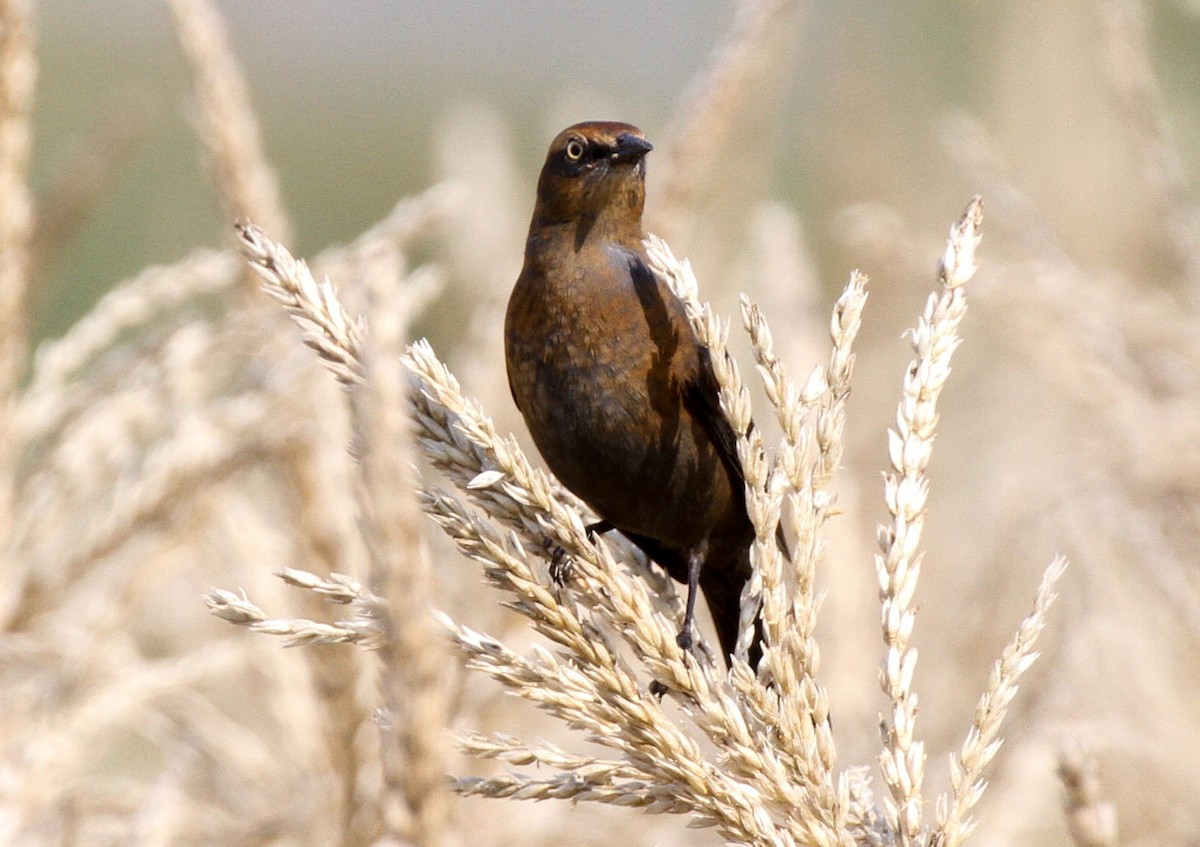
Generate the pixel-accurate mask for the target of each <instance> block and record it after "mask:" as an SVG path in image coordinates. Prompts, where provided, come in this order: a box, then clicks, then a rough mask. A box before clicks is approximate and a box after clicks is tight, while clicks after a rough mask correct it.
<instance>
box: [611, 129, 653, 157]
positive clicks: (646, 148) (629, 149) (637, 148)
mask: <svg viewBox="0 0 1200 847" xmlns="http://www.w3.org/2000/svg"><path fill="white" fill-rule="evenodd" d="M653 149H654V145H653V144H651V143H650V142H649V141H647V140H646V139H644V138H642V137H641V136H638V135H634V134H633V133H630V132H623V133H621V134H620V135H618V136H617V143H616V145H615V146H614V147H613V148H612V153H611V157H612V158H613V159H615V160H616V161H618V162H636V161H637V160H638V159H640V158H642V157H643V156H645V155H646V154H647V153H649V152H650V151H651V150H653Z"/></svg>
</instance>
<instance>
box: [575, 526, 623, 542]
mask: <svg viewBox="0 0 1200 847" xmlns="http://www.w3.org/2000/svg"><path fill="white" fill-rule="evenodd" d="M614 529H616V527H615V526H613V525H612V524H611V523H610V522H608V521H596V522H595V523H590V524H588V525H587V526H585V527H584V528H583V530H584V532H586V533H587V537H588V540H589V541H595V540H596V536H597V535H603V534H604V533H606V532H612V531H613V530H614Z"/></svg>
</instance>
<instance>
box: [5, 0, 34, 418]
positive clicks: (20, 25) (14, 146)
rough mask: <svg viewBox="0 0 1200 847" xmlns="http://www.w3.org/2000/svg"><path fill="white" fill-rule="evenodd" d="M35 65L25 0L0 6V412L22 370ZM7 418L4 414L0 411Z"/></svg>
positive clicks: (30, 221)
mask: <svg viewBox="0 0 1200 847" xmlns="http://www.w3.org/2000/svg"><path fill="white" fill-rule="evenodd" d="M36 76H37V64H36V62H35V60H34V55H33V22H32V12H31V6H30V3H28V2H27V0H4V2H2V3H0V408H2V409H7V407H8V405H9V403H10V401H11V398H12V395H13V392H14V391H15V390H16V387H17V383H18V382H19V381H20V378H21V374H22V371H23V369H24V367H25V357H26V355H27V348H28V344H29V339H28V338H27V337H26V314H25V311H26V309H25V306H26V298H27V296H28V286H29V251H30V238H31V237H32V231H33V200H32V198H31V197H30V193H29V186H28V179H29V154H30V146H31V141H32V129H31V126H30V113H31V111H32V108H33V86H34V80H35V78H36ZM0 413H2V414H4V416H5V417H7V412H6V411H5V412H0Z"/></svg>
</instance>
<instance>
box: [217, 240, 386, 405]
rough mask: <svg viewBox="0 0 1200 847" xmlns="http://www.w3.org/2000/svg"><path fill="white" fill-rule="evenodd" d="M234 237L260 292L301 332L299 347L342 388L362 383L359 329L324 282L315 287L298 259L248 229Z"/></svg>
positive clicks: (308, 272)
mask: <svg viewBox="0 0 1200 847" xmlns="http://www.w3.org/2000/svg"><path fill="white" fill-rule="evenodd" d="M237 231H238V235H239V236H240V237H241V241H242V245H241V246H242V254H243V255H244V256H245V257H246V260H247V261H248V262H249V263H250V267H251V268H253V269H254V271H255V272H256V273H257V274H258V275H259V276H260V277H262V280H263V290H264V291H265V292H266V293H267V294H269V295H270V296H271V297H273V298H275V299H276V300H277V301H279V302H280V303H282V304H283V306H284V308H285V309H286V310H287V313H288V314H289V315H291V316H292V318H293V320H295V321H296V324H297V325H298V326H299V327H300V329H301V331H302V332H303V337H304V343H305V344H307V345H308V346H309V347H311V348H312V349H314V350H316V351H317V355H318V356H320V358H321V362H322V363H323V364H324V365H325V367H327V368H328V369H329V370H330V372H332V373H333V375H334V377H335V378H336V379H337V381H338V382H339V383H340V384H341V385H342V387H343V388H350V387H352V386H354V385H357V384H358V383H360V382H362V380H363V364H362V361H361V351H360V349H359V348H360V345H361V336H362V334H363V329H364V328H363V325H362V322H361V320H358V319H352V318H350V317H349V315H347V314H346V312H345V311H344V309H343V308H342V304H341V302H340V301H339V300H338V298H337V291H336V289H335V288H334V287H333V283H331V282H330V281H329V278H328V277H325V278H324V279H322V280H321V282H319V283H318V282H317V281H316V280H315V279H314V278H313V275H312V272H311V271H310V270H309V269H308V264H307V263H306V262H305V261H304V260H303V259H301V260H297V259H295V258H293V257H292V254H291V253H289V252H288V250H287V248H286V247H283V246H282V245H280V244H279V243H278V242H276V241H273V240H272V239H271V238H269V237H268V236H267V235H266V233H264V232H263V231H262V230H261V229H259V228H258V227H257V226H255V225H254V224H252V223H239V224H238V225H237Z"/></svg>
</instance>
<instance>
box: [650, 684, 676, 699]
mask: <svg viewBox="0 0 1200 847" xmlns="http://www.w3.org/2000/svg"><path fill="white" fill-rule="evenodd" d="M670 690H671V689H670V688H668V687H667V685H666V683H664V682H659V681H658V680H657V679H652V680H650V694H651V695H653V696H654V697H657V698H658V699H659V700H661V699H662V698H663V697H664V696H665V695H666V693H667V692H668V691H670Z"/></svg>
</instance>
